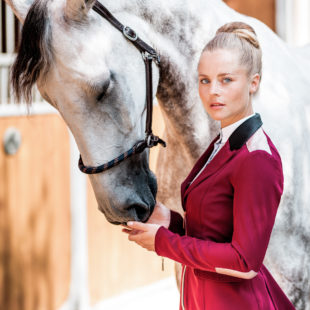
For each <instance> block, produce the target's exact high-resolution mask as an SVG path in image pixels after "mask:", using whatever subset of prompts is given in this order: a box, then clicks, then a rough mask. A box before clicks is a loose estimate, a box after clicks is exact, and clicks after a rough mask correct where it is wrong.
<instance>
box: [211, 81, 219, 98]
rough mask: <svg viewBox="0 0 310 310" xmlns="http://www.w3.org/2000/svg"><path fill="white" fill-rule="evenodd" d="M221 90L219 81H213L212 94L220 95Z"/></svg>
mask: <svg viewBox="0 0 310 310" xmlns="http://www.w3.org/2000/svg"><path fill="white" fill-rule="evenodd" d="M220 91H221V87H220V85H219V83H218V82H211V85H210V94H211V95H218V94H219V93H220Z"/></svg>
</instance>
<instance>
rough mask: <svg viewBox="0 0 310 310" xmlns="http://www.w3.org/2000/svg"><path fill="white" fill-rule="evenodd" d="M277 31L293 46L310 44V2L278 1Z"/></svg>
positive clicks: (295, 0)
mask: <svg viewBox="0 0 310 310" xmlns="http://www.w3.org/2000/svg"><path fill="white" fill-rule="evenodd" d="M276 31H277V33H278V34H279V35H280V37H282V38H283V39H284V40H285V41H286V42H288V43H289V44H291V45H292V46H303V45H305V44H309V43H310V0H276Z"/></svg>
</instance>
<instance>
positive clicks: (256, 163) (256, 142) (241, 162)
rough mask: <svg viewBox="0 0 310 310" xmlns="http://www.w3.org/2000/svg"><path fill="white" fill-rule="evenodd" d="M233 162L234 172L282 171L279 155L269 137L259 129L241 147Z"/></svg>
mask: <svg viewBox="0 0 310 310" xmlns="http://www.w3.org/2000/svg"><path fill="white" fill-rule="evenodd" d="M236 159H237V161H236V162H235V169H234V170H235V172H238V171H239V172H240V170H252V169H253V170H257V169H262V170H264V171H266V168H267V169H268V170H274V169H276V170H282V161H281V157H280V154H279V152H278V150H277V148H276V147H275V145H274V144H273V142H272V141H271V139H270V137H269V136H268V135H267V133H266V132H265V131H264V129H263V128H262V127H260V128H259V129H258V130H257V131H256V132H255V133H254V134H253V135H252V136H251V137H250V138H249V139H248V141H247V142H246V143H245V144H244V145H243V147H242V150H241V152H240V153H239V154H238V156H237V158H236Z"/></svg>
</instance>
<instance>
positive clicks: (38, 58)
mask: <svg viewBox="0 0 310 310" xmlns="http://www.w3.org/2000/svg"><path fill="white" fill-rule="evenodd" d="M51 38H52V35H51V24H50V19H49V16H48V7H47V1H46V0H37V1H35V2H34V3H33V5H32V6H31V8H30V9H29V12H28V14H27V16H26V19H25V22H24V25H23V29H22V36H21V42H20V45H19V50H18V54H17V57H16V59H15V62H14V64H13V66H12V72H11V80H12V85H13V91H14V95H15V98H16V100H17V101H18V102H20V101H21V100H22V99H23V100H25V101H26V103H28V104H30V103H31V101H32V87H33V85H34V84H35V83H36V82H37V80H38V78H39V76H40V75H41V76H42V77H44V75H45V74H46V73H47V71H48V69H49V67H50V65H51V62H52V55H53V51H52V44H51V41H52V40H51Z"/></svg>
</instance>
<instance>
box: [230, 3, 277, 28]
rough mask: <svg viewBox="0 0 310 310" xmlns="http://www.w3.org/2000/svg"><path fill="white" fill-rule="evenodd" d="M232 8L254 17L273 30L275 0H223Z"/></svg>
mask: <svg viewBox="0 0 310 310" xmlns="http://www.w3.org/2000/svg"><path fill="white" fill-rule="evenodd" d="M224 2H226V3H227V4H228V5H229V6H230V7H232V8H233V9H234V10H236V11H238V12H240V13H242V14H245V15H249V16H252V17H255V18H257V19H259V20H261V21H262V22H263V23H265V24H266V25H267V26H269V27H270V28H271V29H272V30H275V0H224Z"/></svg>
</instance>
